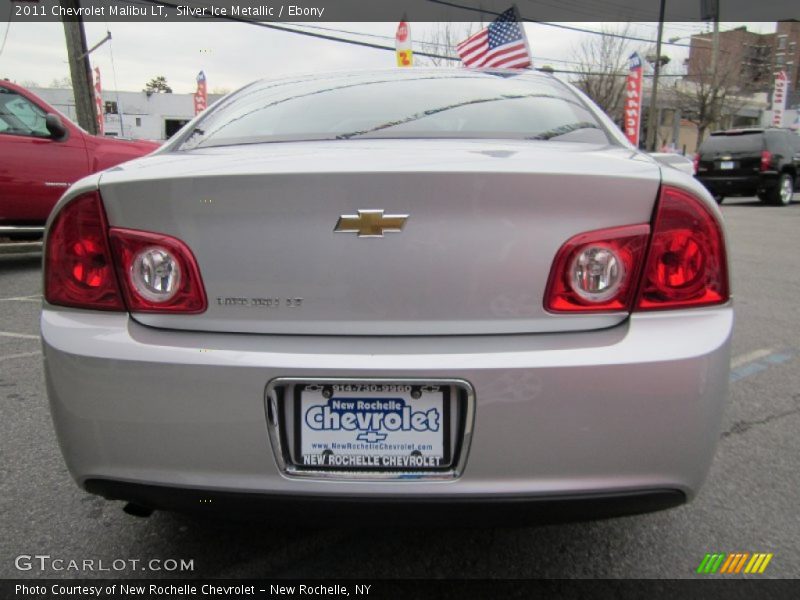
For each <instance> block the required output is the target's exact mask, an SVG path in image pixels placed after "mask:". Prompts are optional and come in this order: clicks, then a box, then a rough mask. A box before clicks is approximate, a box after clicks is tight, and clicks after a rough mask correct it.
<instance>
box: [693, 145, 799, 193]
mask: <svg viewBox="0 0 800 600" xmlns="http://www.w3.org/2000/svg"><path fill="white" fill-rule="evenodd" d="M695 173H696V175H695V177H697V179H698V180H700V182H701V183H702V184H703V185H704V186H706V188H707V189H708V191H710V192H711V194H712V195H713V196H714V198H716V200H717V202H719V203H722V200H723V198H724V197H725V196H758V197H759V198H760V199H761V201H762V202H767V203H769V204H775V205H783V206H785V205H788V204H789V203H790V202H791V201H792V194H793V193H794V190H795V189H796V184H797V178H798V174H799V173H800V135H798V134H797V133H794V132H792V131H790V130H788V129H731V130H729V131H716V132H714V133H712V134H711V135H710V136H709V137H708V138H707V139H706V140H705V141H704V142H703V143H702V144H701V145H700V150H699V151H698V153H697V156H696V157H695Z"/></svg>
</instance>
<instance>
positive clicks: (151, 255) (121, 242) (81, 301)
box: [44, 192, 208, 313]
mask: <svg viewBox="0 0 800 600" xmlns="http://www.w3.org/2000/svg"><path fill="white" fill-rule="evenodd" d="M45 252H46V255H45V256H46V257H45V277H44V279H45V286H44V287H45V299H46V300H47V302H49V303H50V304H55V305H60V306H71V307H75V308H87V309H95V310H113V311H125V310H128V311H130V312H162V313H199V312H203V311H204V310H205V309H206V308H207V306H208V304H207V301H206V295H205V291H204V288H203V282H202V279H201V277H200V270H199V268H198V267H197V262H196V261H195V258H194V256H193V255H192V252H191V251H190V250H189V248H188V247H187V246H186V244H184V243H183V242H181V241H180V240H177V239H175V238H173V237H170V236H167V235H161V234H156V233H148V232H144V231H133V230H129V229H118V228H111V229H109V228H108V224H107V221H106V216H105V212H104V211H103V203H102V201H101V199H100V195H99V194H98V193H97V192H90V193H87V194H84V195H81V196H78V197H76V198H75V199H74V200H72V201H71V202H69V203H68V204H67V205H66V206H64V208H62V209H61V211H60V212H59V213H58V215H56V217H55V220H54V221H53V224H52V225H51V227H50V231H49V233H48V236H47V248H46V249H45Z"/></svg>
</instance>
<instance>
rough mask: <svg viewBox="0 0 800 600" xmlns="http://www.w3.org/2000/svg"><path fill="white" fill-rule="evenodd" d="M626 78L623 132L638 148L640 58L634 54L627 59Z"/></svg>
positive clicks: (640, 113) (640, 90) (639, 126)
mask: <svg viewBox="0 0 800 600" xmlns="http://www.w3.org/2000/svg"><path fill="white" fill-rule="evenodd" d="M628 64H629V70H628V78H627V80H626V81H625V109H624V111H623V124H624V127H623V131H624V132H625V137H627V138H628V141H630V143H631V144H633V145H634V146H636V147H637V148H638V147H639V130H640V129H641V122H642V57H641V56H639V53H638V52H634V53H633V54H631V55H630V58H628Z"/></svg>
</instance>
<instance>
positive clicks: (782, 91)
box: [772, 71, 788, 127]
mask: <svg viewBox="0 0 800 600" xmlns="http://www.w3.org/2000/svg"><path fill="white" fill-rule="evenodd" d="M787 80H788V77H786V71H780V72H779V73H778V75H777V76H776V77H775V87H774V89H773V90H772V126H773V127H783V113H784V112H785V111H786V84H787Z"/></svg>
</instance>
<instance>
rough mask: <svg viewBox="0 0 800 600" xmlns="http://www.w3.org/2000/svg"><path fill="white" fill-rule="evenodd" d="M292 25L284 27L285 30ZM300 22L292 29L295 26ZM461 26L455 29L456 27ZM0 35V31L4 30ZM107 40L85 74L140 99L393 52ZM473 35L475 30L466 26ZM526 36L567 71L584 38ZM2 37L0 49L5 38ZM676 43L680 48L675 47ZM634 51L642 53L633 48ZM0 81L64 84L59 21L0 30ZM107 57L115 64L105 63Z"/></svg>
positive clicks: (533, 28) (184, 36) (201, 36)
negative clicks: (153, 88)
mask: <svg viewBox="0 0 800 600" xmlns="http://www.w3.org/2000/svg"><path fill="white" fill-rule="evenodd" d="M286 25H287V26H291V24H286ZM299 25H300V24H298V28H300V27H299ZM316 25H317V26H318V27H325V28H331V29H341V30H347V31H350V32H362V33H367V34H370V35H372V36H387V38H389V39H381V38H374V37H360V38H359V37H358V36H355V35H352V34H339V33H335V32H330V31H322V30H312V29H306V30H308V31H319V32H320V33H325V34H329V35H337V36H342V37H353V38H357V39H361V40H364V41H370V42H373V43H379V44H385V45H390V46H393V44H394V42H393V40H394V33H395V29H396V27H397V24H396V23H388V22H386V23H318V24H316ZM572 25H574V26H576V27H580V28H584V29H591V30H597V31H599V30H601V29H602V28H603V27H606V28H610V29H611V30H612V31H613V30H621V28H622V27H624V25H625V24H614V23H606V24H603V23H574V24H572ZM739 25H747V27H748V29H749V30H751V31H761V32H770V31H774V27H775V25H774V23H747V24H743V23H723V24H721V29H723V30H725V29H730V28H733V27H735V26H739ZM462 26H468V24H466V25H465V24H456V27H462ZM437 27H438V25H437V24H432V23H412V24H411V35H412V39H413V40H415V41H420V40H424V39H430V36H431V34H432V32H433V31H434V30H435V29H436V28H437ZM7 28H8V30H7V31H6V29H7ZM108 28H109V29H110V31H111V34H112V38H113V39H112V41H111V42H110V43H106V44H104V45H103V46H101V47H100V48H99V49H97V50H96V51H95V52H94V53H92V55H91V61H92V66H93V67H100V71H101V74H102V77H103V87H104V89H107V90H111V89H117V90H126V91H139V90H141V89H142V88H143V87H144V85H145V83H146V82H147V81H149V80H150V79H151V78H153V77H155V76H157V75H163V76H165V77H166V78H167V81H168V83H169V84H170V86H171V87H172V88H173V90H174V91H175V92H176V93H187V92H193V91H194V89H195V77H196V75H197V73H198V71H200V70H201V69H202V70H203V71H204V72H205V73H206V77H207V81H208V89H209V91H210V92H212V93H213V92H214V91H215V90H216V91H223V90H224V91H231V90H234V89H237V88H239V87H241V86H243V85H245V84H247V83H249V82H251V81H253V80H255V79H260V78H263V77H271V76H275V77H278V76H285V75H294V74H298V73H310V72H320V71H335V70H347V69H362V68H390V67H393V66H394V65H395V56H394V53H393V52H387V51H382V50H376V49H370V48H363V47H358V46H351V45H347V44H342V43H337V42H332V41H326V40H319V39H314V38H309V37H306V36H300V35H296V34H291V33H284V32H280V31H275V30H270V29H265V28H262V27H257V26H254V25H249V24H245V23H224V22H222V23H220V22H191V23H141V22H139V23H135V22H127V23H126V22H113V23H109V24H108ZM473 28H474V30H477V29H478V25H477V24H475V25H473ZM705 28H707V26H706V25H703V24H699V23H669V24H667V25H666V27H665V34H664V39H665V40H667V39H669V38H671V37H676V36H688V35H690V34H691V33H698V32H702V31H704V30H705ZM525 29H526V32H527V36H528V41H529V44H530V47H531V52H532V54H533V56H534V64H535V66H543V65H546V64H548V65H551V66H553V67H555V68H562V69H570V68H573V69H574V68H575V65H574V64H570V63H569V62H559V61H571V60H574V59H575V54H576V52H577V48H578V46H579V45H580V43H581V42H582V40H584V39H586V38H587V37H592V36H591V34H586V33H578V32H572V31H568V30H564V29H558V28H555V27H549V26H546V25H542V24H536V23H526V24H525ZM629 33H630V34H631V35H637V36H638V37H642V38H646V39H652V40H655V37H656V24H655V23H633V24H631V29H630V30H629ZM105 35H106V24H105V23H92V22H90V23H86V38H87V43H88V46H89V47H91V46H93V45H94V44H95V43H96V42H98V41H100V40H101V39H103V37H105ZM4 39H5V43H4V42H3V40H4ZM681 43H687V39H682V40H681ZM634 46H638V47H633V49H644V50H646V48H645V47H646V46H647V44H644V43H637V44H635V45H634ZM0 48H2V51H0V78H8V79H10V80H12V81H16V82H17V83H21V84H23V85H26V84H27V85H30V84H31V83H37V84H38V85H39V86H42V87H47V86H49V84H50V83H51V82H52V81H53V80H54V79H61V78H64V77H68V76H69V67H68V63H67V52H66V45H65V41H64V29H63V26H62V24H61V23H47V22H38V23H37V22H32V23H23V22H11V23H9V22H7V21H6V22H0ZM663 53H664V54H667V55H668V56H670V57H671V59H672V62H673V64H675V65H678V64H681V63H682V61H683V59H684V58H685V57H686V55H687V51H686V48H679V47H674V46H666V47H665V49H664V52H663ZM112 56H113V61H112Z"/></svg>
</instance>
